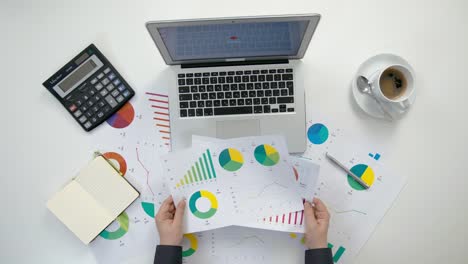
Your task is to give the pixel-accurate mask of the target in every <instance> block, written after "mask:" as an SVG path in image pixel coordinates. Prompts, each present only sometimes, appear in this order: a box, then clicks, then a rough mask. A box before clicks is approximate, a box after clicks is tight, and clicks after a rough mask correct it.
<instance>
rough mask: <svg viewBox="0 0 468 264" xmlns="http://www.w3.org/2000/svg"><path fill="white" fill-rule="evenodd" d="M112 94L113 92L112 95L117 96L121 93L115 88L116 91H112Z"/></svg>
mask: <svg viewBox="0 0 468 264" xmlns="http://www.w3.org/2000/svg"><path fill="white" fill-rule="evenodd" d="M111 94H112V96H114V97H116V96H117V95H119V91H117V90H114V91H112V93H111Z"/></svg>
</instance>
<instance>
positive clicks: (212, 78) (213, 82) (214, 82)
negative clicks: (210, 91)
mask: <svg viewBox="0 0 468 264" xmlns="http://www.w3.org/2000/svg"><path fill="white" fill-rule="evenodd" d="M203 79H205V78H203ZM206 79H208V78H206ZM203 83H205V80H203ZM209 83H212V84H217V83H218V78H216V77H211V78H210V80H209V82H207V83H206V84H209Z"/></svg>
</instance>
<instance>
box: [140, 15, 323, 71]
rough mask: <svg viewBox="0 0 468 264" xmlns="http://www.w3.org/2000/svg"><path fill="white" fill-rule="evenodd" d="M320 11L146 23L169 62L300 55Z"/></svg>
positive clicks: (199, 61)
mask: <svg viewBox="0 0 468 264" xmlns="http://www.w3.org/2000/svg"><path fill="white" fill-rule="evenodd" d="M319 20H320V15H318V14H305V15H285V16H262V17H236V18H213V19H196V20H177V21H154V22H148V23H146V28H147V29H148V31H149V33H150V35H151V37H152V38H153V40H154V42H155V44H156V46H157V47H158V49H159V52H160V53H161V55H162V57H163V58H164V61H165V62H166V64H169V65H174V64H186V63H211V62H226V61H249V60H253V61H256V60H274V59H301V58H302V57H304V54H305V52H306V50H307V47H308V46H309V42H310V40H311V38H312V35H313V34H314V32H315V29H316V28H317V25H318V23H319Z"/></svg>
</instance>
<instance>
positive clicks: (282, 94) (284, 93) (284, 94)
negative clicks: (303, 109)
mask: <svg viewBox="0 0 468 264" xmlns="http://www.w3.org/2000/svg"><path fill="white" fill-rule="evenodd" d="M288 92H289V91H288V90H286V89H281V96H287V95H288Z"/></svg>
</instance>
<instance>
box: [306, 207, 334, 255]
mask: <svg viewBox="0 0 468 264" xmlns="http://www.w3.org/2000/svg"><path fill="white" fill-rule="evenodd" d="M313 204H314V206H312V204H311V203H310V202H307V201H306V202H305V203H304V215H305V245H306V246H307V247H308V248H309V249H316V248H327V247H328V242H327V234H328V225H329V223H330V214H329V213H328V210H327V207H326V206H325V204H324V203H323V202H322V201H321V200H320V199H318V198H314V200H313Z"/></svg>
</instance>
